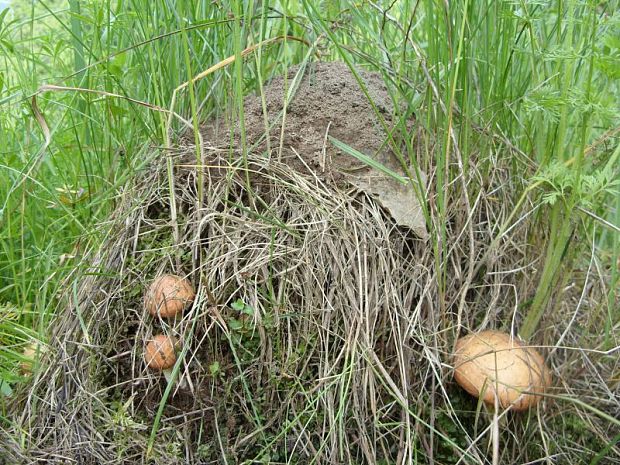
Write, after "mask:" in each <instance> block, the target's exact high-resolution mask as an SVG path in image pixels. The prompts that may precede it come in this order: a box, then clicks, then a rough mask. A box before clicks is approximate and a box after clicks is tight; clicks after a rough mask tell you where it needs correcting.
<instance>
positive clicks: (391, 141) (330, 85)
mask: <svg viewBox="0 0 620 465" xmlns="http://www.w3.org/2000/svg"><path fill="white" fill-rule="evenodd" d="M359 78H360V80H361V81H362V85H363V86H364V89H365V91H364V90H363V89H362V88H361V87H360V83H359V82H358V80H357V79H356V77H355V76H354V75H353V73H352V72H351V70H350V69H349V67H348V66H347V65H346V64H345V63H340V62H331V63H311V64H309V65H307V67H303V68H302V67H299V66H295V67H292V68H290V69H289V71H288V73H287V74H286V75H284V76H278V77H276V78H274V79H272V80H271V81H270V82H269V84H268V85H267V86H265V88H264V91H263V93H262V95H254V96H250V97H248V98H247V99H246V100H245V102H244V113H245V115H244V116H245V119H244V121H245V131H246V138H247V139H246V141H247V146H248V149H249V150H250V151H252V152H255V151H258V152H260V153H264V154H267V156H269V157H272V158H276V159H277V160H278V161H281V162H283V163H286V164H287V165H289V166H291V167H292V168H294V169H295V170H296V171H298V172H300V173H306V174H310V175H312V176H316V177H318V178H319V179H321V180H322V181H324V182H328V183H329V184H330V185H332V186H337V187H340V188H346V187H349V186H350V187H353V188H355V189H357V190H358V191H361V192H364V193H367V194H369V195H371V196H373V197H374V198H375V199H376V200H377V201H378V202H379V203H380V204H381V205H382V206H383V207H384V208H386V209H387V210H388V211H389V212H390V214H391V216H392V218H393V219H394V220H395V222H396V223H397V224H399V225H402V226H407V227H409V228H411V229H412V230H413V231H414V232H415V233H416V234H417V235H418V236H419V237H421V238H426V237H427V231H426V226H425V221H424V216H423V212H422V208H421V206H420V203H419V201H418V195H417V194H416V188H420V187H421V188H422V189H423V188H424V185H425V175H424V173H422V172H420V171H419V170H416V167H415V165H414V164H412V163H411V162H410V160H409V158H408V157H407V154H403V153H400V151H399V150H398V149H396V151H395V150H394V149H395V148H400V147H403V146H404V143H403V138H406V137H415V136H416V135H417V133H416V131H415V130H414V127H415V122H414V120H413V119H409V120H407V121H405V122H403V123H402V124H401V125H399V121H398V117H397V114H398V115H400V116H401V117H402V114H403V112H402V110H403V109H401V108H398V109H397V110H398V111H397V112H396V111H395V107H394V104H393V102H392V98H391V97H390V94H389V93H388V90H387V88H386V86H385V83H384V81H383V79H382V77H381V75H380V74H378V73H371V72H364V71H361V72H359ZM371 102H372V103H371ZM218 126H220V125H211V126H209V127H208V128H207V129H206V131H205V132H206V134H207V139H209V140H211V141H215V142H216V144H217V142H218V141H221V140H222V141H223V143H224V144H226V143H227V141H228V139H227V138H226V137H222V134H217V132H216V129H215V128H216V127H218ZM222 126H225V125H222ZM403 129H404V131H403ZM239 130H240V126H239V125H237V126H236V127H235V139H236V142H237V146H238V147H239V146H240V143H241V140H240V139H241V138H240V135H239V132H240V131H239ZM388 133H389V134H391V138H390V137H388ZM330 138H334V139H336V140H338V141H341V142H343V143H344V144H346V145H347V146H349V147H351V148H352V149H354V150H356V151H358V152H360V153H361V154H362V155H365V156H366V157H368V158H369V159H370V160H373V161H374V162H376V163H379V164H380V165H382V166H383V167H385V168H386V169H387V170H389V171H390V172H392V173H393V175H389V174H386V173H385V172H382V171H380V170H377V169H376V168H373V167H371V166H369V164H368V163H365V162H363V161H361V160H360V159H359V158H356V157H355V156H352V155H350V154H349V153H347V152H345V151H343V150H340V149H338V148H337V147H336V146H335V145H334V143H333V142H332V140H331V139H330ZM414 145H415V144H414ZM396 177H402V178H403V181H402V182H399V181H398V180H397V179H396Z"/></svg>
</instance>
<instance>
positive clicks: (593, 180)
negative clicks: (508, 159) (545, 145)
mask: <svg viewBox="0 0 620 465" xmlns="http://www.w3.org/2000/svg"><path fill="white" fill-rule="evenodd" d="M532 180H533V181H534V182H537V183H540V184H542V185H543V186H544V187H545V189H544V190H543V192H542V194H541V201H542V203H544V204H548V205H554V204H555V203H556V202H558V201H560V200H562V201H565V202H569V201H571V199H572V201H573V202H574V203H575V205H578V206H580V207H582V208H586V209H594V208H596V206H597V205H599V204H600V202H601V201H603V200H604V199H605V198H607V196H610V195H618V189H617V188H618V186H620V179H618V178H617V176H616V173H614V172H613V170H612V169H610V168H609V167H605V168H602V169H599V170H595V171H593V172H592V173H589V174H583V173H580V172H579V171H577V170H575V169H574V168H571V167H569V166H567V165H565V164H564V163H562V162H559V161H553V162H551V163H550V164H549V165H548V166H547V167H546V168H544V169H543V170H542V171H541V172H539V173H538V174H537V175H535V176H534V177H533V178H532Z"/></svg>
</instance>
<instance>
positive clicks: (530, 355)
mask: <svg viewBox="0 0 620 465" xmlns="http://www.w3.org/2000/svg"><path fill="white" fill-rule="evenodd" d="M453 363H454V378H455V380H456V382H457V383H458V384H459V385H460V386H461V387H462V388H463V389H465V390H466V391H467V392H469V393H470V394H471V395H473V396H476V397H478V398H480V399H482V400H483V401H484V402H485V403H486V404H490V405H493V404H494V403H495V396H496V395H497V398H498V403H499V405H500V406H501V407H502V408H508V407H509V406H512V409H513V410H526V409H528V408H530V407H532V406H533V405H536V404H537V403H538V402H539V401H540V399H541V397H542V396H540V395H539V394H542V393H544V391H545V389H546V388H548V387H549V385H550V384H551V374H550V372H549V369H548V368H547V365H546V364H545V361H544V359H543V358H542V356H541V355H540V354H539V353H538V352H537V351H536V350H534V349H533V348H532V347H528V346H526V345H525V344H524V343H523V342H521V341H520V340H518V339H515V338H513V337H512V336H511V335H510V334H506V333H503V332H501V331H491V330H488V331H482V332H480V333H475V334H470V335H468V336H465V337H462V338H461V339H459V340H458V341H457V343H456V350H455V353H454V359H453Z"/></svg>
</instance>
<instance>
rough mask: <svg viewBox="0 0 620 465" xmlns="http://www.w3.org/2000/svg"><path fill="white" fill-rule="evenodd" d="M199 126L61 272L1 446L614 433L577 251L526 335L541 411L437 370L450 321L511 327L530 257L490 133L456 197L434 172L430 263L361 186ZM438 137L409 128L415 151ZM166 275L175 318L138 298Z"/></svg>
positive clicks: (428, 447) (369, 446) (185, 455)
mask: <svg viewBox="0 0 620 465" xmlns="http://www.w3.org/2000/svg"><path fill="white" fill-rule="evenodd" d="M300 92H303V89H302V91H300ZM203 134H204V135H205V137H204V139H205V145H204V146H203V147H202V150H196V148H195V147H194V146H193V145H192V144H191V143H189V142H187V141H186V142H184V144H185V145H183V146H180V147H176V148H175V149H174V150H169V151H167V152H165V153H164V154H163V155H165V156H164V157H158V158H155V159H154V160H153V162H152V164H150V165H149V166H148V169H145V170H144V171H143V172H142V173H141V174H140V175H139V176H138V177H137V178H136V179H135V180H134V181H133V183H132V184H131V185H130V186H128V188H127V189H126V190H125V192H124V194H123V196H122V199H121V201H120V205H119V207H118V209H117V210H116V211H115V213H114V215H113V216H112V218H111V220H110V223H109V224H108V225H107V227H108V228H109V231H110V232H109V235H108V238H107V240H106V241H105V242H104V244H103V245H102V246H101V247H95V248H92V249H91V250H90V251H89V252H88V255H87V258H86V260H85V262H86V263H88V272H87V273H85V274H83V275H80V276H79V277H78V278H76V280H74V281H68V284H67V286H69V287H68V288H67V289H66V291H65V293H64V295H65V298H64V299H63V303H62V305H63V308H64V311H63V312H61V313H59V314H58V317H57V318H56V320H55V322H54V324H53V326H52V335H51V337H50V344H49V350H48V351H47V352H46V353H45V354H44V355H43V360H42V363H41V366H40V368H39V369H38V370H37V372H36V374H35V376H34V378H33V380H32V384H31V385H30V386H29V389H28V390H27V391H26V390H23V391H21V394H20V396H19V398H18V399H17V398H16V403H15V408H13V409H11V412H12V413H11V420H12V423H11V426H10V427H8V428H7V429H5V430H4V431H3V444H4V445H5V447H6V450H7V451H8V455H7V456H6V457H7V458H6V459H5V460H7V463H14V462H21V461H23V462H33V461H34V462H36V461H46V463H66V461H67V460H71V461H77V462H78V463H83V464H89V463H92V464H95V463H119V464H121V463H123V464H125V463H127V464H129V463H143V462H144V461H147V460H151V461H152V462H150V463H162V464H163V463H300V464H301V463H367V464H376V463H398V464H404V463H418V462H422V463H428V462H431V461H434V463H491V458H490V457H491V450H492V448H493V446H494V444H493V441H494V440H493V439H492V438H493V435H492V434H491V433H492V432H493V431H494V430H495V428H499V430H500V431H501V434H500V435H499V438H496V439H495V445H497V446H499V450H500V455H499V459H500V461H499V463H530V462H534V461H537V460H543V459H550V460H551V459H553V460H556V458H557V460H558V461H559V463H577V462H578V461H580V460H582V459H583V458H584V457H590V458H591V459H592V460H593V461H594V462H595V463H596V458H597V455H596V454H604V455H602V457H608V456H613V455H614V454H615V453H617V452H618V451H617V450H616V445H614V441H615V440H617V438H614V436H613V435H614V433H613V431H614V427H615V423H617V422H616V421H615V420H614V418H617V417H618V415H619V414H620V410H618V403H617V399H618V391H619V389H620V387H619V385H618V383H617V379H616V381H615V384H614V376H616V377H617V369H618V367H617V357H615V358H614V357H613V351H607V352H606V351H605V350H604V349H603V347H604V344H605V340H604V339H605V337H604V334H600V333H598V332H596V331H593V330H592V328H589V327H588V325H591V324H592V323H591V322H592V321H593V319H592V318H587V319H583V320H582V315H584V314H585V313H590V314H595V312H600V311H601V309H602V306H601V302H602V300H601V299H602V297H601V296H603V295H604V293H605V289H604V286H603V284H604V282H605V279H604V276H603V275H604V273H605V270H603V269H600V268H598V269H597V267H595V266H592V264H591V266H590V267H588V268H587V269H584V270H579V269H578V270H576V271H575V272H574V273H572V274H570V276H566V277H565V279H566V280H567V281H568V280H569V281H570V282H571V285H570V286H567V287H566V288H565V289H564V290H563V292H562V294H561V299H558V301H557V302H556V304H555V305H557V307H558V309H557V310H558V311H556V312H553V313H552V314H551V315H557V317H555V318H557V320H556V319H555V318H554V317H553V316H551V317H549V318H545V319H544V325H543V327H542V329H541V330H540V331H538V332H537V333H536V335H535V337H534V338H533V339H532V340H531V343H532V344H534V345H536V346H540V347H541V349H540V350H541V351H542V352H543V353H544V354H545V355H546V356H547V357H548V360H549V363H550V366H551V369H552V372H553V379H554V387H553V388H552V389H551V390H550V391H549V392H548V396H547V397H546V398H545V399H544V401H543V402H542V403H540V404H539V406H538V407H537V408H536V409H534V410H532V411H530V412H527V413H524V414H515V413H512V412H510V411H508V412H503V413H501V414H500V415H499V416H497V415H495V416H494V415H493V413H492V412H490V411H488V410H487V409H486V408H485V407H483V406H481V405H477V403H476V401H475V399H473V398H470V397H469V396H467V395H466V394H464V393H463V392H462V391H461V390H460V389H459V388H458V386H456V385H455V384H454V383H453V381H452V367H451V365H450V363H451V361H450V354H451V352H452V349H453V346H454V342H455V340H456V338H457V336H459V335H461V334H464V333H467V332H469V331H475V330H479V329H483V328H498V329H503V330H506V331H513V332H515V325H516V324H517V323H518V322H519V321H520V320H521V317H522V316H523V312H522V308H523V307H524V306H527V302H524V297H526V296H528V295H531V293H532V292H533V290H534V289H535V282H534V280H532V279H528V275H529V274H530V273H532V270H533V269H535V268H536V267H537V266H538V263H539V262H540V260H541V256H542V254H543V252H542V251H541V250H538V251H532V250H530V248H528V247H527V245H526V244H527V243H528V238H530V237H532V236H533V235H537V234H540V233H541V232H540V228H539V223H538V220H535V219H534V217H533V216H532V215H525V214H523V216H522V218H521V220H520V221H518V222H517V223H516V224H515V225H514V227H512V228H511V229H510V230H509V231H506V232H505V233H504V234H503V235H501V237H499V239H498V236H497V228H498V225H501V224H503V223H504V222H505V221H506V219H507V217H508V216H509V215H510V214H511V212H513V211H514V209H515V208H517V209H519V208H520V207H518V206H517V205H516V201H515V200H514V199H515V198H516V196H515V195H514V192H512V191H511V185H510V184H507V183H506V176H507V173H508V166H509V165H510V163H511V160H512V159H511V158H510V157H509V156H508V155H506V154H507V153H508V152H507V150H506V148H505V147H504V146H503V145H498V146H497V147H496V151H495V156H494V158H493V164H492V166H486V165H485V163H486V162H485V161H484V160H478V159H477V158H476V157H475V156H473V157H472V158H471V160H470V169H471V170H472V172H473V173H479V170H481V169H482V167H483V165H485V166H484V170H485V171H486V175H485V176H484V178H483V177H482V176H481V175H473V176H471V178H470V179H469V181H468V182H469V183H470V184H469V186H468V188H469V192H468V195H470V196H471V195H474V197H473V198H474V199H475V201H474V202H472V203H471V207H469V208H467V207H464V205H468V203H466V202H465V201H464V196H465V191H464V190H463V189H462V188H461V186H462V184H459V183H455V184H454V185H453V186H452V187H451V188H450V189H448V190H447V192H446V205H447V206H448V207H447V210H446V212H445V218H446V224H445V234H446V241H445V245H444V246H443V247H445V253H444V254H443V257H444V260H445V262H444V263H441V264H440V266H438V260H437V256H436V255H435V253H434V251H433V248H432V247H431V245H430V244H431V241H429V240H422V239H420V238H419V237H418V236H417V235H416V234H414V233H413V232H412V231H411V230H409V229H408V228H405V227H400V226H397V225H396V224H395V223H394V221H393V220H392V218H391V217H390V215H389V214H388V212H387V211H386V210H384V209H383V208H382V207H381V206H380V205H379V204H378V202H377V201H376V199H375V198H374V197H373V196H371V195H366V194H365V193H363V192H360V191H359V190H358V189H355V188H352V187H351V186H349V187H347V186H346V184H343V183H338V182H334V180H333V179H328V178H326V177H324V176H322V175H321V173H320V171H319V170H315V169H312V168H310V167H309V166H307V163H305V161H304V160H303V158H302V157H300V158H299V159H298V160H297V162H296V166H297V167H298V168H299V167H300V166H304V165H305V166H306V168H307V169H306V170H305V171H304V170H301V169H292V168H291V163H287V162H286V159H285V160H283V161H279V160H278V158H277V157H275V156H274V157H266V156H265V153H254V152H252V151H250V152H249V153H248V154H247V156H246V157H241V156H240V155H241V153H240V149H239V152H237V151H235V150H233V151H232V152H231V150H232V149H230V145H229V141H228V140H226V138H224V142H222V143H221V144H218V143H217V142H218V141H217V139H215V140H214V139H213V137H212V135H213V127H211V128H210V129H209V130H207V131H204V132H203ZM481 137H482V136H481ZM432 140H433V137H424V135H423V134H422V133H420V134H419V135H418V140H417V141H416V144H419V147H418V149H419V150H418V153H420V154H424V153H425V152H426V151H427V150H430V149H431V147H428V146H425V145H424V144H425V141H432ZM249 142H252V141H251V140H250V141H249ZM276 150H277V149H274V153H277V152H276ZM196 153H201V154H202V155H201V156H202V157H203V158H202V160H203V162H202V163H196ZM293 153H294V152H293ZM170 166H172V167H173V169H172V170H171V171H170V170H169V167H170ZM201 183H204V184H202V189H201V188H200V185H201ZM169 186H172V191H170V190H169ZM200 191H202V192H203V201H202V203H199V202H198V203H197V199H198V193H199V192H200ZM433 191H434V188H433V186H432V184H430V185H429V187H428V190H427V192H426V194H427V195H428V196H430V197H431V198H432V197H433V195H434V192H433ZM171 192H172V193H173V194H174V195H172V196H171V195H170V193H171ZM171 205H174V208H171ZM429 211H430V215H431V222H436V221H438V220H439V219H438V217H437V211H436V210H435V209H434V208H432V207H431V208H429ZM173 212H174V219H175V220H174V222H173V221H171V217H172V215H173ZM521 213H523V212H521ZM476 264H479V265H480V266H478V267H477V266H476ZM480 269H483V271H480ZM165 272H172V273H176V274H180V275H184V276H187V277H188V278H189V279H190V280H191V281H192V282H193V283H194V285H195V286H196V288H197V292H198V293H197V298H196V300H195V302H194V304H193V305H192V307H191V309H189V310H188V311H186V312H185V314H184V316H183V318H182V319H178V320H176V321H172V322H170V321H163V320H157V319H154V318H152V317H151V316H150V315H149V314H148V313H147V312H146V311H145V310H144V308H143V295H144V291H145V289H146V288H147V287H148V285H149V284H150V282H151V280H152V279H154V278H155V277H156V276H158V275H160V274H162V273H165ZM594 276H597V278H596V279H594ZM159 332H163V333H166V334H170V335H173V336H175V337H176V338H177V339H178V340H179V341H180V342H181V343H182V349H181V351H180V357H179V362H178V363H177V365H176V366H175V368H174V371H173V379H174V380H173V382H171V383H168V382H166V380H165V378H164V377H163V376H162V375H161V374H158V373H154V372H152V371H150V370H148V369H147V368H146V366H145V363H144V361H143V351H144V346H145V344H146V341H147V340H148V338H149V337H151V336H152V335H154V334H156V333H159ZM612 332H614V330H612ZM584 346H587V347H592V348H597V349H593V350H588V351H585V350H577V348H578V347H584ZM584 429H587V431H588V433H587V434H584ZM16 438H20V440H16ZM601 451H603V452H601Z"/></svg>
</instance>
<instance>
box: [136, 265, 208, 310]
mask: <svg viewBox="0 0 620 465" xmlns="http://www.w3.org/2000/svg"><path fill="white" fill-rule="evenodd" d="M195 296H196V293H195V292H194V288H193V287H192V283H190V282H189V281H188V280H187V279H185V278H182V277H180V276H175V275H172V274H166V275H163V276H160V277H159V278H157V279H156V280H155V281H153V283H152V284H151V286H150V287H149V289H148V291H147V292H146V295H145V297H144V306H145V307H146V309H147V310H148V312H149V313H150V314H151V315H153V316H156V315H159V316H161V317H162V318H172V317H174V316H176V315H177V314H179V313H181V312H182V311H183V309H185V307H187V306H188V305H189V304H191V303H192V302H193V301H194V297H195Z"/></svg>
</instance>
